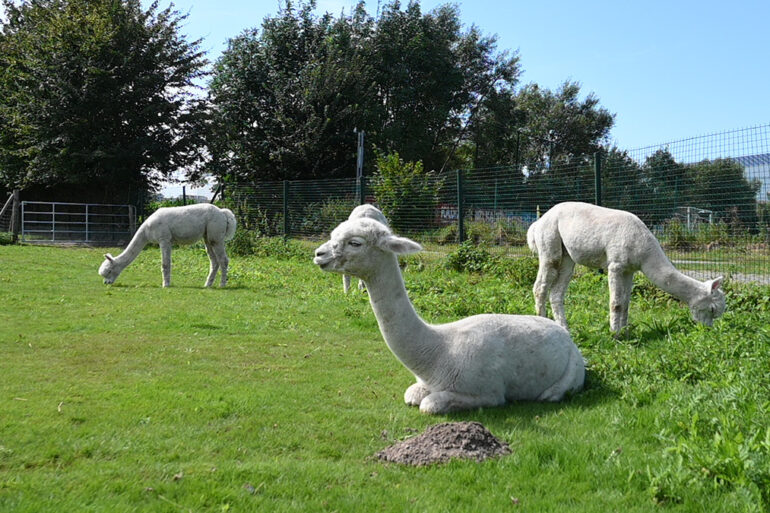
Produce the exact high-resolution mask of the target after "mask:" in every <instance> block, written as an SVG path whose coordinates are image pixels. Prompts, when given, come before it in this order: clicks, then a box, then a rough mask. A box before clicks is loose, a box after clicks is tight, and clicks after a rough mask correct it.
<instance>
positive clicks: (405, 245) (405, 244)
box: [377, 235, 422, 255]
mask: <svg viewBox="0 0 770 513" xmlns="http://www.w3.org/2000/svg"><path fill="white" fill-rule="evenodd" d="M377 245H378V246H379V247H380V248H382V249H384V250H387V251H390V252H391V253H395V254H397V255H408V254H410V253H417V252H418V251H422V246H420V245H419V244H417V243H416V242H415V241H413V240H411V239H407V238H406V237H398V236H396V235H388V236H387V237H383V238H382V239H380V241H379V243H378V244H377Z"/></svg>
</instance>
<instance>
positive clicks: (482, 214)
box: [436, 203, 537, 226]
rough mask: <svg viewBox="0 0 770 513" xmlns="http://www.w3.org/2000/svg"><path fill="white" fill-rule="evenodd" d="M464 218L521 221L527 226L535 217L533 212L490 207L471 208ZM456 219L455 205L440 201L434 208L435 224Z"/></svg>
mask: <svg viewBox="0 0 770 513" xmlns="http://www.w3.org/2000/svg"><path fill="white" fill-rule="evenodd" d="M465 219H466V220H471V221H483V222H486V223H496V222H498V221H503V222H508V223H521V224H523V225H524V226H529V225H530V224H532V223H534V222H535V220H536V219H537V214H535V213H534V212H514V211H512V210H502V209H491V208H472V209H469V210H468V213H466V217H465ZM457 220H458V215H457V205H452V204H449V203H442V204H441V205H439V206H438V208H437V209H436V224H438V225H440V226H445V225H448V224H452V223H456V222H457Z"/></svg>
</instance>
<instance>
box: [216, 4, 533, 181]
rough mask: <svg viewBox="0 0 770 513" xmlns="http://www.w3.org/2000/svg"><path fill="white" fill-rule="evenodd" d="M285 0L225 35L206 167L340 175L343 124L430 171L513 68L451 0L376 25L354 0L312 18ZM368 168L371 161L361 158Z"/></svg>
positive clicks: (348, 143)
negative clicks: (336, 12) (253, 23)
mask: <svg viewBox="0 0 770 513" xmlns="http://www.w3.org/2000/svg"><path fill="white" fill-rule="evenodd" d="M314 8H315V2H314V1H313V0H310V1H308V2H302V1H300V2H298V3H297V4H296V6H295V3H294V2H286V5H285V7H284V8H282V9H281V10H280V11H279V13H278V15H277V16H276V17H273V18H266V19H265V20H264V21H263V23H262V27H261V30H257V29H252V30H249V31H246V32H244V33H243V34H241V35H240V36H238V37H236V38H234V39H233V40H231V42H230V45H229V47H228V49H227V50H226V51H225V53H224V54H223V55H222V57H221V58H220V59H219V60H218V61H217V62H216V64H215V67H214V76H213V79H212V82H211V87H210V99H211V104H212V109H213V116H214V121H213V123H212V130H211V132H210V134H209V148H210V150H211V154H212V168H213V170H214V172H215V173H216V174H217V175H219V176H223V177H224V176H229V177H230V178H232V179H236V180H247V181H251V180H275V179H298V178H331V177H341V176H351V175H352V173H353V170H354V169H355V156H356V151H355V150H356V148H355V142H354V141H355V137H354V135H353V129H354V128H358V129H359V130H364V131H365V132H366V144H367V153H369V154H371V153H372V150H373V149H375V148H378V149H379V150H380V151H382V152H386V153H389V152H393V151H397V152H399V154H400V155H401V156H402V158H403V159H405V160H407V161H418V160H419V161H422V162H423V163H424V165H425V167H426V168H427V169H440V168H441V167H443V166H444V164H445V163H446V162H447V161H448V159H449V158H450V157H451V156H452V155H453V153H454V146H455V143H456V141H458V140H459V138H460V137H461V135H462V132H463V130H464V128H465V126H466V125H467V123H466V120H467V119H468V117H469V116H470V115H471V111H472V109H473V107H474V106H475V105H477V104H478V100H479V99H480V98H482V97H483V96H484V95H486V94H487V93H488V91H489V90H491V88H492V86H493V85H495V84H498V83H501V82H506V81H513V80H514V79H515V76H516V75H517V73H518V65H517V59H516V58H510V57H508V56H507V55H506V54H499V55H498V54H496V53H495V42H494V38H484V37H481V36H480V35H479V33H478V31H477V30H476V29H475V28H472V29H471V30H469V31H468V32H465V33H463V32H462V31H461V24H460V21H459V15H458V12H457V9H456V8H455V7H451V6H442V7H439V8H438V9H436V10H434V11H431V12H430V13H428V14H423V13H422V12H421V10H420V7H419V2H410V3H409V5H408V6H407V7H406V9H402V8H401V4H400V3H399V2H398V1H393V2H391V3H389V4H387V5H385V6H384V8H383V10H382V14H381V16H380V17H379V19H378V20H377V21H376V22H375V21H374V20H373V19H372V18H371V17H370V16H369V15H368V14H367V13H366V10H365V8H364V3H363V2H360V3H359V4H358V6H357V7H356V8H355V10H354V11H353V13H352V14H351V15H349V16H344V15H342V16H340V17H339V18H338V19H334V18H333V17H332V16H330V15H328V14H325V15H323V16H320V17H317V16H314V15H313V9H314ZM366 166H367V170H368V172H371V171H372V169H373V167H374V165H373V163H372V161H371V159H369V160H367V161H366Z"/></svg>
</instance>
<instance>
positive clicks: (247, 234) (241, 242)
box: [227, 229, 256, 256]
mask: <svg viewBox="0 0 770 513" xmlns="http://www.w3.org/2000/svg"><path fill="white" fill-rule="evenodd" d="M255 238H256V234H255V233H254V232H252V231H249V230H243V229H239V230H235V237H233V238H232V240H231V241H230V242H228V243H227V246H228V252H229V253H230V254H232V255H237V256H248V255H253V254H254V239H255Z"/></svg>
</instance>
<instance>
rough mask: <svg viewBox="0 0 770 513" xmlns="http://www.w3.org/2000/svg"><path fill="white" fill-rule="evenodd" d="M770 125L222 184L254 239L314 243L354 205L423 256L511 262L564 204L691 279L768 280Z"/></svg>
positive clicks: (226, 199)
mask: <svg viewBox="0 0 770 513" xmlns="http://www.w3.org/2000/svg"><path fill="white" fill-rule="evenodd" d="M768 131H770V125H765V126H760V127H755V128H750V129H745V130H737V131H732V132H725V133H721V134H714V135H709V136H702V137H695V138H691V139H685V140H681V141H676V142H672V143H667V144H662V145H657V146H650V147H646V148H640V149H637V150H630V151H628V150H619V149H612V150H609V151H603V152H601V153H598V154H596V155H585V156H577V157H576V156H571V157H570V159H569V162H568V163H563V162H558V161H554V162H552V163H551V164H550V165H546V166H544V167H543V166H540V167H533V168H529V167H528V166H526V165H519V166H505V167H496V168H488V169H472V170H461V171H451V172H448V173H444V174H442V175H436V174H425V175H421V176H419V177H416V178H414V179H411V180H403V181H402V182H400V183H395V184H394V183H387V182H385V181H382V180H378V179H377V177H370V178H366V179H365V180H364V181H363V183H362V184H361V183H359V182H357V181H356V179H354V178H350V179H335V180H311V181H288V182H266V183H265V182H263V183H255V184H250V185H237V186H236V185H231V186H228V188H227V189H226V190H225V201H226V203H227V204H228V205H229V206H231V208H233V210H234V211H235V212H236V215H237V216H238V218H239V220H240V226H241V227H242V228H245V229H247V230H252V231H256V232H258V233H259V234H261V235H288V236H291V237H301V238H308V239H316V240H317V239H323V238H325V237H327V236H328V234H329V233H330V232H331V230H332V229H333V228H334V227H335V226H336V225H337V224H339V223H340V222H341V221H343V220H345V219H347V216H348V214H349V213H350V211H351V210H352V209H353V208H354V207H355V206H356V205H357V204H359V203H362V202H366V203H372V204H375V205H377V206H378V207H380V209H381V210H383V211H384V212H385V214H386V216H387V217H388V219H389V221H390V223H391V225H392V227H393V229H394V231H395V232H397V233H399V234H402V235H408V236H410V237H413V238H415V239H416V240H419V241H420V242H421V243H423V244H425V245H426V246H427V247H428V249H430V250H433V251H436V250H450V249H452V248H453V247H454V245H456V244H457V243H459V242H460V241H462V240H472V241H474V242H476V243H479V244H482V243H483V244H487V245H489V246H490V247H498V248H499V250H500V251H503V252H505V253H509V254H511V255H521V254H525V253H527V252H528V250H527V249H526V230H527V228H528V227H529V225H530V224H531V223H532V222H533V221H534V220H535V219H537V217H538V216H539V215H541V214H543V213H545V212H546V211H547V210H548V209H549V208H551V207H552V206H553V205H555V204H557V203H560V202H563V201H584V202H588V203H598V204H601V205H603V206H606V207H610V208H617V209H623V210H628V211H630V212H633V213H635V214H636V215H638V216H639V217H640V218H641V219H642V220H643V221H644V222H645V223H646V224H647V226H648V227H649V228H650V230H652V231H653V233H655V235H656V236H657V237H658V239H659V240H660V241H661V243H662V244H663V246H664V249H665V250H666V253H667V254H668V256H669V257H670V258H671V260H672V261H673V262H674V263H675V264H676V265H677V267H679V268H680V269H683V270H687V271H690V272H691V274H696V275H698V276H699V277H706V276H716V275H718V274H722V275H726V276H731V277H733V278H734V279H741V280H752V281H762V282H765V283H767V282H770V250H769V249H768V248H769V247H770V234H769V232H770V139H769V138H768Z"/></svg>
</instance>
